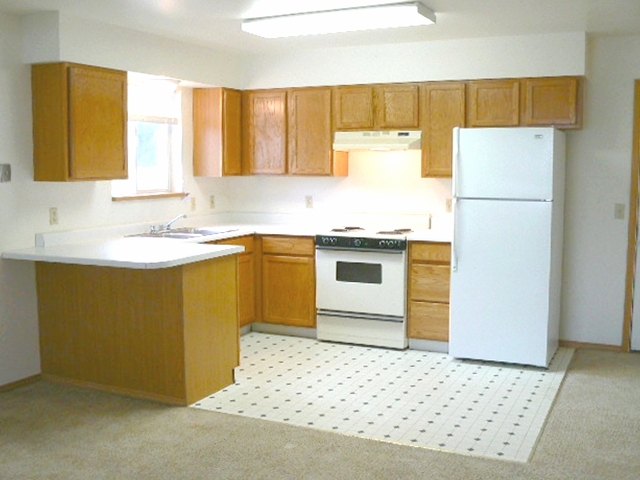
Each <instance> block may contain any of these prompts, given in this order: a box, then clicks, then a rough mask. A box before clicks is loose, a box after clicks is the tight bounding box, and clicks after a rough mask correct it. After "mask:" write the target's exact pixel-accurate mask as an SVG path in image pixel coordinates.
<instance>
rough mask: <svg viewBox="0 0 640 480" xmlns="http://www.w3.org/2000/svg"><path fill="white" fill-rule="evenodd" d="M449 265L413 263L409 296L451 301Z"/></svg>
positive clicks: (411, 297)
mask: <svg viewBox="0 0 640 480" xmlns="http://www.w3.org/2000/svg"><path fill="white" fill-rule="evenodd" d="M450 279H451V271H450V267H449V265H428V264H413V265H411V279H410V282H411V283H410V291H409V298H410V299H411V300H422V301H428V302H441V303H449V281H450Z"/></svg>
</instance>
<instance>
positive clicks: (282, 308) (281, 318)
mask: <svg viewBox="0 0 640 480" xmlns="http://www.w3.org/2000/svg"><path fill="white" fill-rule="evenodd" d="M262 309H263V312H262V319H263V320H264V321H265V322H268V323H277V324H280V325H290V326H296V327H315V323H316V317H315V314H316V312H315V310H316V308H315V280H314V262H313V257H293V256H281V255H263V257H262Z"/></svg>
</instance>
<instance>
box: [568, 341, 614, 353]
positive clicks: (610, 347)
mask: <svg viewBox="0 0 640 480" xmlns="http://www.w3.org/2000/svg"><path fill="white" fill-rule="evenodd" d="M559 344H560V346H561V347H566V348H575V349H576V350H578V349H579V348H588V349H593V350H608V351H610V352H624V351H626V350H625V349H624V348H622V347H621V346H619V345H605V344H602V343H587V342H571V341H569V340H560V342H559Z"/></svg>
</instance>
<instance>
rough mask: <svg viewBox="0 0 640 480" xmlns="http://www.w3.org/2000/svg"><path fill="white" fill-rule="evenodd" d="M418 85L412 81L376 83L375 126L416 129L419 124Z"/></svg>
mask: <svg viewBox="0 0 640 480" xmlns="http://www.w3.org/2000/svg"><path fill="white" fill-rule="evenodd" d="M419 91H420V90H419V86H418V84H414V83H403V84H389V85H376V87H375V89H374V91H373V93H374V105H375V115H376V116H375V127H376V128H380V129H416V128H418V127H419V126H420V115H419V111H420V102H419V101H418V98H419Z"/></svg>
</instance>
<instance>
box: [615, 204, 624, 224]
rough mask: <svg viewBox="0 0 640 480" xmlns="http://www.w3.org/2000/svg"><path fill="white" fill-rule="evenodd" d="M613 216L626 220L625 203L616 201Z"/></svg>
mask: <svg viewBox="0 0 640 480" xmlns="http://www.w3.org/2000/svg"><path fill="white" fill-rule="evenodd" d="M613 218H615V219H616V220H624V203H616V204H615V206H614V208H613Z"/></svg>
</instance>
